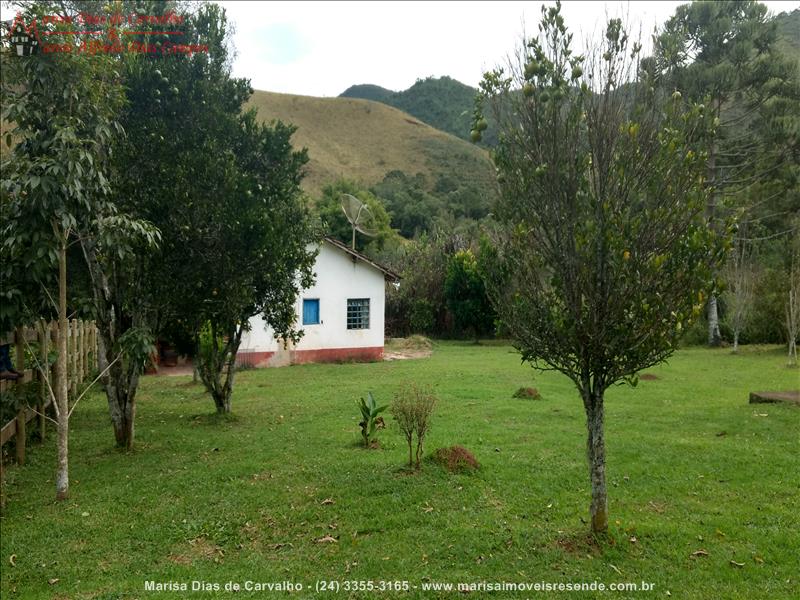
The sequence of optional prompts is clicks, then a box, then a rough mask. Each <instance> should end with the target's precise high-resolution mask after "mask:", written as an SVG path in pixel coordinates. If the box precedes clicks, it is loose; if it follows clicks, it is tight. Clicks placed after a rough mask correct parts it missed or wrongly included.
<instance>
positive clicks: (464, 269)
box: [444, 249, 495, 339]
mask: <svg viewBox="0 0 800 600" xmlns="http://www.w3.org/2000/svg"><path fill="white" fill-rule="evenodd" d="M444 295H445V299H446V301H447V306H448V308H449V309H450V312H451V313H452V314H453V318H454V320H455V326H456V327H457V328H458V329H459V330H461V331H465V332H466V331H472V332H473V335H474V336H475V338H476V339H477V338H478V336H480V335H483V334H486V333H489V332H490V331H491V330H492V327H493V325H494V321H495V312H494V309H493V308H492V305H491V303H490V302H489V298H488V296H487V294H486V288H485V286H484V283H483V278H482V277H481V275H480V273H479V271H478V261H477V259H476V258H475V255H474V254H473V253H472V251H471V250H469V249H466V250H460V251H458V252H456V253H455V254H454V255H453V256H452V257H450V260H449V261H448V263H447V276H446V277H445V280H444Z"/></svg>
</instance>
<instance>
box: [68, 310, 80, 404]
mask: <svg viewBox="0 0 800 600" xmlns="http://www.w3.org/2000/svg"><path fill="white" fill-rule="evenodd" d="M77 329H78V327H77V323H76V321H75V319H72V321H70V324H69V327H68V330H69V338H68V339H67V348H68V351H69V361H67V362H68V363H69V367H70V368H69V393H70V396H72V397H73V398H74V397H75V392H76V390H77V389H78V386H77V380H78V361H77V360H76V359H77V358H78V353H77V352H76V348H77V341H78V335H77Z"/></svg>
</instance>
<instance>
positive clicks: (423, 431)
mask: <svg viewBox="0 0 800 600" xmlns="http://www.w3.org/2000/svg"><path fill="white" fill-rule="evenodd" d="M435 405H436V397H435V396H434V395H433V393H432V392H431V391H430V389H429V388H423V387H419V386H417V385H411V386H407V387H404V388H403V389H402V390H400V392H399V393H398V394H397V395H396V396H395V399H394V402H392V407H391V412H392V416H394V419H395V421H396V422H397V425H398V427H399V428H400V431H401V433H402V434H403V437H405V440H406V443H407V444H408V466H409V467H411V466H414V458H415V454H414V434H416V435H417V447H416V468H417V469H419V468H420V460H421V458H422V451H423V443H424V442H425V436H426V435H427V433H428V431H429V430H430V418H431V414H432V413H433V408H434V406H435Z"/></svg>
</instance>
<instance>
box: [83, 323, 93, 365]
mask: <svg viewBox="0 0 800 600" xmlns="http://www.w3.org/2000/svg"><path fill="white" fill-rule="evenodd" d="M82 326H83V378H84V379H86V377H87V375H89V373H91V371H92V367H91V365H90V364H89V340H90V339H91V332H90V331H89V323H88V321H83V323H82Z"/></svg>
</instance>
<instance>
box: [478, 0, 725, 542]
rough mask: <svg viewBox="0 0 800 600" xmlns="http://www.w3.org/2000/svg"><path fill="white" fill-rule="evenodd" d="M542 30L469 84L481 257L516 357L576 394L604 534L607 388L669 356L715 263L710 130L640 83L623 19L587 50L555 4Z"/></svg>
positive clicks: (700, 116)
mask: <svg viewBox="0 0 800 600" xmlns="http://www.w3.org/2000/svg"><path fill="white" fill-rule="evenodd" d="M540 23H541V25H540V34H539V36H538V37H537V38H534V39H530V40H526V41H525V44H524V46H522V47H521V48H520V49H519V51H518V52H517V54H516V55H515V57H514V58H513V59H512V60H511V61H509V64H508V66H507V67H504V68H500V69H497V70H495V71H493V72H490V73H487V74H486V75H485V77H484V80H483V83H482V85H481V89H482V94H483V98H482V99H483V101H484V102H485V103H486V104H488V106H489V108H490V110H491V114H492V115H493V120H494V121H495V122H496V123H497V127H498V130H499V132H500V134H499V138H500V141H499V144H498V148H497V151H496V153H495V155H494V160H495V163H496V165H497V168H498V171H499V180H500V188H501V200H500V201H499V203H498V207H497V212H496V216H497V219H498V221H499V223H500V229H499V233H498V235H497V238H496V239H495V240H494V243H493V244H492V243H489V242H485V243H484V247H483V249H482V252H481V260H482V264H483V273H484V276H485V278H486V281H487V289H488V291H489V295H490V298H491V299H492V301H493V304H494V306H495V307H496V309H497V312H498V316H499V317H500V319H501V321H502V323H503V326H504V327H505V328H507V329H508V331H509V332H510V334H511V336H512V338H513V340H514V344H515V345H516V347H517V348H518V349H519V351H520V353H521V355H522V359H523V361H526V362H529V363H531V364H532V365H533V366H534V367H536V368H539V369H549V370H556V371H559V372H561V373H563V374H564V375H566V376H567V377H569V378H570V379H571V380H572V381H573V383H574V384H575V386H576V388H577V389H578V392H579V394H580V397H581V400H582V402H583V406H584V410H585V413H586V423H587V434H588V435H587V455H588V463H589V476H590V481H591V504H590V514H591V527H592V530H593V531H594V532H603V531H605V530H606V529H607V527H608V500H607V492H606V459H605V437H604V436H605V433H604V432H605V427H604V421H605V416H604V415H605V412H604V401H605V392H606V390H607V389H608V388H609V387H610V386H612V385H615V384H620V383H625V382H628V383H635V382H636V379H637V373H638V372H639V371H640V370H642V369H644V368H647V367H649V366H652V365H655V364H658V363H660V362H662V361H664V360H666V359H667V358H668V357H669V356H670V355H671V354H672V352H673V351H674V350H675V348H676V346H677V343H678V340H679V339H680V337H681V333H682V330H683V329H685V327H686V326H687V325H688V324H689V323H691V322H692V321H693V320H694V319H696V318H697V317H698V315H699V313H700V310H701V307H702V304H703V302H704V299H705V297H706V296H705V295H706V294H707V293H708V292H709V290H710V288H711V285H712V275H713V273H714V272H715V271H716V269H717V268H718V266H719V265H720V264H721V261H723V260H724V256H725V251H724V246H725V240H724V239H723V237H724V236H722V235H721V234H720V235H718V234H717V232H716V229H711V228H709V227H708V223H707V218H706V217H705V215H704V211H705V207H706V202H707V199H708V192H707V188H706V186H705V185H704V177H705V165H706V158H707V157H706V155H705V151H704V148H705V146H704V141H705V139H706V136H707V135H709V130H710V129H713V124H712V122H711V121H710V119H709V118H708V117H709V115H708V113H707V112H704V111H702V110H701V109H700V108H699V107H697V106H694V105H692V104H688V103H686V102H685V101H683V100H682V99H680V98H678V97H677V95H676V96H675V97H670V96H666V97H664V96H663V95H660V94H658V93H657V90H656V89H655V88H654V87H653V86H652V85H651V82H649V81H640V79H639V77H640V76H644V75H645V74H644V73H642V70H641V69H639V68H638V66H639V65H638V57H639V51H640V46H639V45H638V44H637V43H635V42H634V41H633V40H630V39H629V37H628V35H627V33H626V31H625V29H624V27H623V26H622V23H621V21H620V20H617V19H612V20H610V21H609V22H608V25H607V28H606V30H605V35H604V37H603V39H602V41H601V42H599V43H598V45H597V46H595V48H594V49H593V50H592V51H590V52H589V53H588V54H587V55H586V56H578V55H575V54H573V52H572V49H571V41H572V35H571V34H570V33H568V31H567V28H566V25H565V24H564V20H563V17H562V15H561V11H560V4H559V3H557V4H556V6H554V7H550V8H547V7H543V8H542V18H541V22H540ZM520 90H521V91H522V93H519V91H520ZM478 116H480V115H478Z"/></svg>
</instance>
